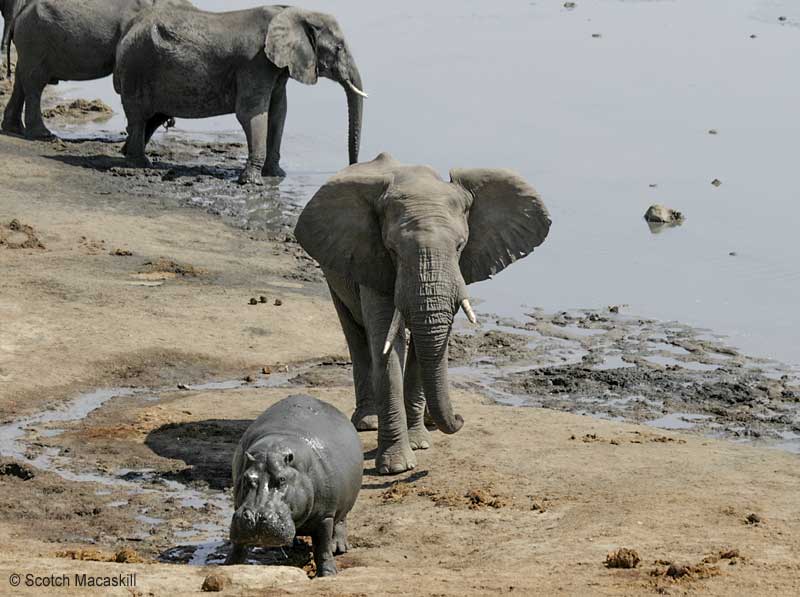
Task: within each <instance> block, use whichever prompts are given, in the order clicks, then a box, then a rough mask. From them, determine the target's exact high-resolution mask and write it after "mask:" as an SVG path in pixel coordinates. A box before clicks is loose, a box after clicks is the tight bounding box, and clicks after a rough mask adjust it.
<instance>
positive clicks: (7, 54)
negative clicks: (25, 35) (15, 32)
mask: <svg viewBox="0 0 800 597" xmlns="http://www.w3.org/2000/svg"><path fill="white" fill-rule="evenodd" d="M18 4H20V0H0V15H2V17H3V37H2V41H0V54H1V55H0V81H2V80H3V79H5V77H6V74H8V76H9V77H10V76H11V20H12V18H13V16H14V11H15V9H16V7H17V5H18Z"/></svg>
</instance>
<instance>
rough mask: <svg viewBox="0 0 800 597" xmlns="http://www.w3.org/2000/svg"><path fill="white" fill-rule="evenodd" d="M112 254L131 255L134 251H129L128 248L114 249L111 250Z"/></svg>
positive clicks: (117, 255)
mask: <svg viewBox="0 0 800 597" xmlns="http://www.w3.org/2000/svg"><path fill="white" fill-rule="evenodd" d="M111 254H112V255H114V256H115V257H130V256H132V255H133V251H129V250H128V249H114V250H113V251H111Z"/></svg>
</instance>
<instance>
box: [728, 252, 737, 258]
mask: <svg viewBox="0 0 800 597" xmlns="http://www.w3.org/2000/svg"><path fill="white" fill-rule="evenodd" d="M728 255H730V256H731V257H736V256H737V255H738V253H737V252H736V251H731V252H730V253H728Z"/></svg>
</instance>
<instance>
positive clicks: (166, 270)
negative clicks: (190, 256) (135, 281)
mask: <svg viewBox="0 0 800 597" xmlns="http://www.w3.org/2000/svg"><path fill="white" fill-rule="evenodd" d="M207 273H208V272H207V271H206V270H204V269H202V268H198V267H194V266H193V265H188V264H182V263H178V262H177V261H173V260H172V259H167V258H166V257H159V258H158V259H156V260H155V261H146V262H145V263H144V264H143V265H142V267H141V268H140V269H139V272H138V274H137V276H139V277H141V276H144V277H146V278H147V279H156V278H157V279H163V278H175V277H178V276H180V277H182V278H196V277H198V276H202V275H204V274H207Z"/></svg>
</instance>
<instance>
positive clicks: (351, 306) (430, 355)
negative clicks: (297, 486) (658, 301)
mask: <svg viewBox="0 0 800 597" xmlns="http://www.w3.org/2000/svg"><path fill="white" fill-rule="evenodd" d="M550 223H551V220H550V216H549V214H548V212H547V209H546V208H545V206H544V204H543V203H542V201H541V199H540V198H539V196H538V194H537V193H536V191H535V190H534V189H533V188H532V187H531V186H530V185H529V184H528V183H527V182H525V181H524V180H523V179H522V178H521V177H520V176H519V175H517V174H516V173H514V172H511V171H509V170H495V169H459V170H452V171H451V172H450V181H449V182H448V181H445V180H443V179H442V178H440V177H439V175H438V174H437V173H436V172H435V171H434V170H433V169H432V168H430V167H428V166H411V165H405V164H401V163H400V162H398V161H397V160H395V159H394V158H392V157H391V156H389V155H388V154H385V153H382V154H380V155H379V156H378V157H376V158H375V159H374V160H372V161H371V162H366V163H362V164H356V165H354V166H350V167H348V168H346V169H344V170H342V171H341V172H339V173H338V174H336V175H335V176H334V177H333V178H331V179H330V180H328V182H326V183H325V184H324V185H323V186H322V187H321V188H320V190H319V191H318V192H317V193H316V194H315V195H314V197H313V198H312V199H311V201H310V202H309V203H308V205H307V206H306V207H305V209H304V210H303V212H302V213H301V215H300V218H299V219H298V222H297V226H296V228H295V236H296V237H297V240H298V241H299V242H300V244H301V245H302V246H303V248H304V249H305V250H306V251H307V252H308V253H309V254H310V255H311V256H312V257H313V258H314V259H316V260H317V261H318V262H319V264H320V266H321V268H322V270H323V272H324V274H325V278H326V280H327V282H328V286H329V289H330V293H331V297H332V299H333V303H334V306H335V308H336V312H337V314H338V316H339V321H340V323H341V325H342V330H343V331H344V335H345V338H346V340H347V345H348V348H349V350H350V356H351V358H352V361H353V381H354V384H355V394H356V408H355V412H354V414H353V417H352V422H353V424H354V425H355V426H356V428H357V429H359V430H368V429H377V430H378V450H377V454H376V457H375V465H376V468H377V470H378V472H379V473H381V474H396V473H401V472H404V471H407V470H409V469H412V468H414V467H415V466H416V458H415V456H414V452H413V450H420V449H426V448H429V447H430V446H431V436H430V433H429V431H428V429H427V428H426V426H425V413H426V410H427V413H428V414H429V415H430V418H431V420H432V421H433V423H435V425H436V428H437V429H439V430H440V431H442V432H444V433H448V434H449V433H456V432H457V431H459V429H461V427H462V425H463V424H464V421H463V419H462V418H461V416H460V415H458V414H456V413H455V412H454V410H453V406H452V404H451V401H450V394H449V387H448V377H447V353H448V343H449V338H450V333H451V330H452V327H453V320H454V318H455V316H456V314H457V313H458V311H459V310H463V311H464V313H465V315H466V316H467V318H468V319H469V320H470V321H472V322H475V321H476V316H475V313H474V312H473V309H472V307H471V305H470V302H469V297H468V295H467V285H469V284H472V283H473V282H479V281H481V280H486V279H488V278H490V277H491V276H492V275H494V274H496V273H498V272H500V271H501V270H503V269H504V268H506V267H507V266H509V265H511V263H513V262H514V261H516V260H517V259H520V258H522V257H525V256H526V255H528V254H530V253H531V252H532V251H533V250H534V249H535V248H536V247H538V246H539V245H541V244H542V242H544V240H545V238H546V237H547V234H548V232H549V230H550ZM406 330H408V331H409V332H410V338H408V339H407V338H406Z"/></svg>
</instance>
